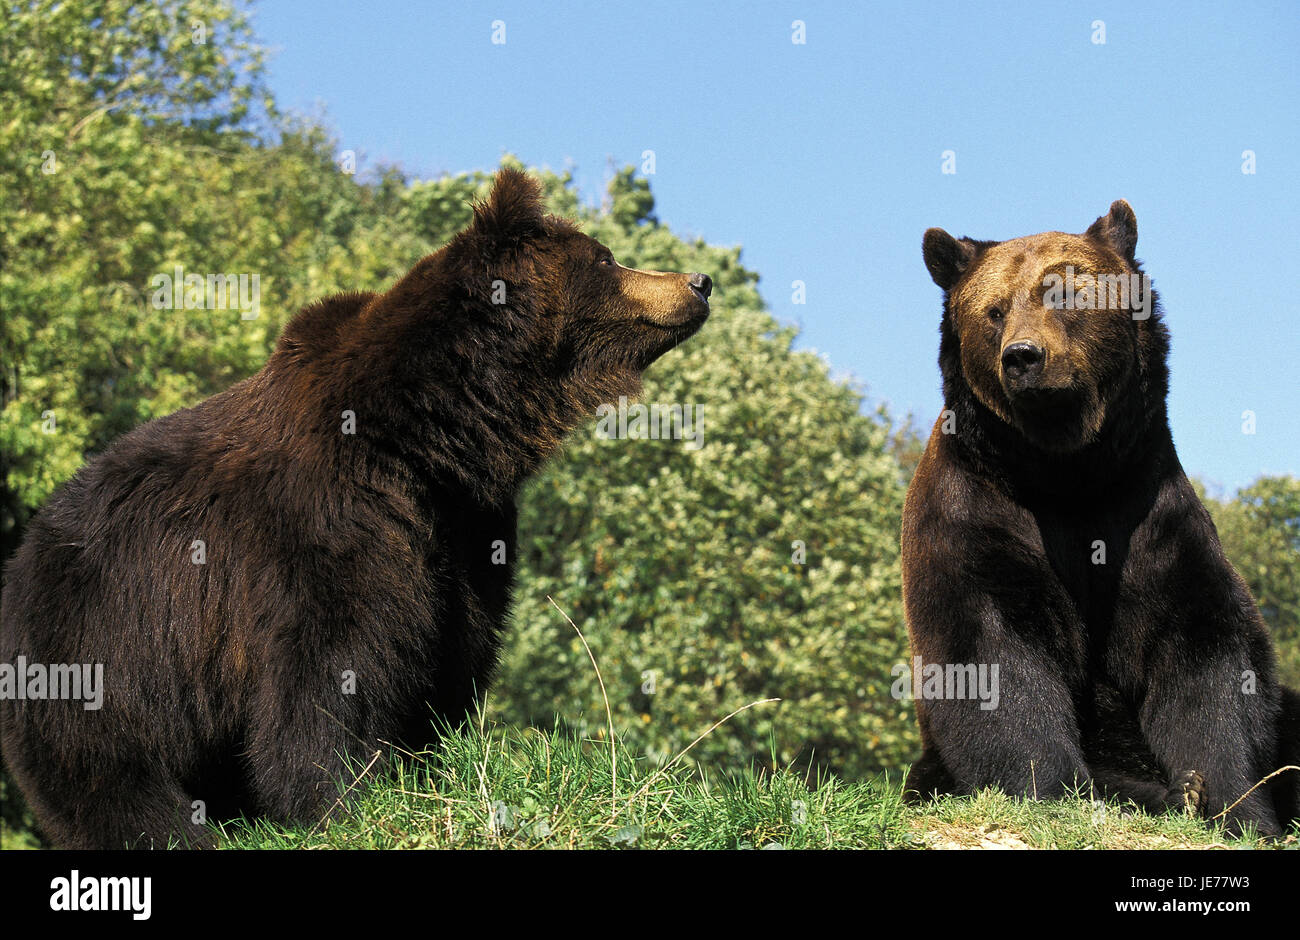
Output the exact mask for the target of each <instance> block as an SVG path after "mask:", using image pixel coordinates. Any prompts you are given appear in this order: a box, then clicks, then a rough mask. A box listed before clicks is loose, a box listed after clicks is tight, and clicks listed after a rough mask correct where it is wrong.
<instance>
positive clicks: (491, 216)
mask: <svg viewBox="0 0 1300 940" xmlns="http://www.w3.org/2000/svg"><path fill="white" fill-rule="evenodd" d="M545 230H546V225H545V213H544V210H543V209H542V187H541V185H540V184H539V183H538V182H537V180H535V179H533V178H532V177H531V176H529V175H528V174H527V173H524V172H523V171H522V170H517V169H515V168H514V167H503V168H502V169H500V170H499V171H497V175H496V182H495V183H493V186H492V192H491V193H490V194H489V195H488V198H487V199H486V200H484V201H483V202H478V203H475V204H474V223H473V224H472V225H471V226H470V232H471V233H472V235H473V237H474V240H475V241H476V242H477V243H478V245H479V247H480V249H481V250H482V253H483V255H484V256H485V257H499V256H501V255H503V254H506V253H507V252H509V251H511V250H512V249H514V248H516V247H517V246H518V245H519V243H520V242H522V241H523V240H525V239H527V238H531V237H533V236H535V235H541V234H543V233H544V232H545Z"/></svg>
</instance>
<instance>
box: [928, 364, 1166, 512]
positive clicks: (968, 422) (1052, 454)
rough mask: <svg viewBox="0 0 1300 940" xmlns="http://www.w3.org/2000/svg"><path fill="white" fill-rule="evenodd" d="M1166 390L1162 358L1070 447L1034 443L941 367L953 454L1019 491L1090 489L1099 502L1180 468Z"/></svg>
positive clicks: (1140, 374)
mask: <svg viewBox="0 0 1300 940" xmlns="http://www.w3.org/2000/svg"><path fill="white" fill-rule="evenodd" d="M1166 390H1167V373H1166V372H1165V371H1164V365H1163V360H1160V363H1159V366H1158V367H1157V368H1154V369H1151V370H1145V369H1144V370H1138V371H1136V372H1135V373H1134V374H1133V375H1131V376H1130V378H1129V381H1128V384H1127V386H1126V388H1125V389H1124V390H1123V391H1122V392H1121V393H1120V394H1119V395H1118V396H1117V399H1116V406H1115V407H1113V408H1111V409H1110V412H1109V413H1108V415H1107V418H1106V421H1105V423H1104V424H1103V425H1102V427H1101V429H1100V431H1099V432H1098V433H1097V435H1096V437H1095V438H1094V439H1093V440H1092V441H1090V442H1089V443H1088V444H1086V445H1085V446H1083V447H1082V448H1080V449H1078V450H1074V451H1068V452H1060V451H1053V450H1049V449H1047V448H1044V447H1042V446H1040V445H1038V444H1036V443H1034V442H1033V441H1032V440H1030V439H1029V438H1027V437H1026V436H1025V435H1024V433H1022V432H1021V431H1020V430H1019V429H1018V428H1016V427H1014V426H1013V425H1011V424H1008V423H1007V422H1006V421H1004V420H1003V419H1002V418H1001V417H999V416H998V415H996V414H995V413H994V412H993V411H991V410H990V409H989V408H988V407H986V406H985V405H984V404H983V403H982V402H980V400H979V399H978V397H977V396H976V395H975V393H974V391H973V390H972V389H971V387H970V385H969V384H968V383H967V382H966V380H965V378H964V377H963V376H961V375H960V374H957V373H954V372H953V371H952V370H945V377H944V402H945V405H944V407H945V408H947V409H949V410H951V411H952V412H953V415H954V420H955V427H956V433H955V434H954V435H953V438H954V441H953V443H954V446H955V448H956V451H957V453H958V454H959V455H960V456H961V458H962V459H963V460H965V461H967V462H969V463H970V464H971V465H972V466H973V467H976V468H978V469H979V470H980V471H981V472H982V473H985V474H991V475H992V476H991V478H995V479H1001V480H1003V481H1005V482H1006V483H1007V484H1008V486H1009V487H1010V488H1011V489H1012V490H1013V491H1015V492H1018V493H1021V494H1026V495H1032V494H1036V493H1041V494H1059V493H1070V494H1073V495H1074V496H1075V497H1082V496H1084V495H1086V494H1089V493H1093V494H1096V495H1097V496H1098V498H1099V499H1103V500H1104V499H1105V498H1106V494H1107V493H1111V492H1113V489H1114V487H1115V486H1117V485H1120V486H1122V485H1124V483H1125V481H1132V480H1134V479H1137V478H1138V477H1139V476H1140V475H1149V474H1151V473H1155V474H1156V475H1158V476H1165V475H1168V474H1172V473H1176V472H1181V470H1180V468H1179V465H1178V461H1177V457H1176V455H1175V452H1174V447H1173V436H1172V434H1171V433H1170V430H1169V419H1168V413H1167V410H1166V406H1165V395H1166Z"/></svg>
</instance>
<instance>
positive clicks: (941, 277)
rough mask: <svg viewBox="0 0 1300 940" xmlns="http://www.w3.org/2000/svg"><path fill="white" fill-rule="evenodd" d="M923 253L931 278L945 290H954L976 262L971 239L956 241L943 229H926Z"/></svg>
mask: <svg viewBox="0 0 1300 940" xmlns="http://www.w3.org/2000/svg"><path fill="white" fill-rule="evenodd" d="M921 253H922V254H923V255H924V256H925V266H926V268H928V269H929V271H930V277H932V278H934V282H935V283H936V284H938V285H939V286H940V287H942V288H943V289H944V290H952V288H953V286H954V285H955V284H956V283H957V282H958V281H959V280H961V276H962V275H963V274H964V273H966V269H967V268H968V267H970V263H971V262H972V261H974V260H975V243H974V242H972V241H971V240H970V239H969V238H963V239H960V240H959V239H956V238H953V237H952V236H951V235H949V234H948V233H947V232H945V231H944V230H943V229H941V228H931V229H926V232H925V238H923V239H922V240H921Z"/></svg>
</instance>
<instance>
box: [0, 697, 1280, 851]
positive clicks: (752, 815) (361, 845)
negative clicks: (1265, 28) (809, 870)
mask: <svg viewBox="0 0 1300 940" xmlns="http://www.w3.org/2000/svg"><path fill="white" fill-rule="evenodd" d="M714 733H725V730H724V729H718V730H717V731H715V732H714ZM617 744H618V742H617V741H616V746H617ZM615 756H616V758H617V761H615ZM616 765H617V775H616V774H615V766H616ZM363 771H364V772H363ZM901 780H902V776H901V774H894V775H889V776H882V777H879V778H873V779H869V780H865V781H853V782H849V781H843V780H839V779H837V778H834V777H827V778H824V779H820V780H817V779H808V778H807V777H805V776H802V775H800V774H798V773H794V772H792V771H790V770H776V771H772V770H768V769H754V770H751V771H749V772H746V773H741V774H734V775H719V774H710V773H709V772H708V769H707V768H706V767H703V766H691V765H689V764H688V763H687V762H686V761H678V762H676V763H671V762H670V763H669V764H668V765H666V766H663V767H652V766H650V765H649V764H648V763H647V761H645V760H644V759H636V758H634V757H633V756H632V755H630V754H628V753H627V752H626V751H624V750H623V749H622V748H621V747H617V750H616V754H615V755H611V751H610V746H609V742H608V740H607V739H605V740H601V741H591V740H583V739H580V738H578V737H576V736H574V735H573V734H572V733H571V732H567V731H564V730H560V729H558V728H557V729H555V730H552V731H549V732H543V731H538V730H537V729H532V728H527V729H519V728H514V727H510V726H492V725H487V724H483V723H479V724H466V725H465V726H463V727H462V728H460V729H458V730H455V731H450V732H447V733H446V735H445V736H444V738H443V740H442V741H441V743H440V744H439V747H438V749H437V750H436V751H435V752H429V753H422V754H418V755H411V754H401V753H398V754H394V755H392V762H391V766H390V767H388V768H384V766H383V764H382V763H381V762H375V763H373V764H371V765H362V764H358V765H357V766H356V768H355V769H354V772H353V775H352V776H350V777H349V779H348V781H347V783H346V784H345V783H344V782H343V781H340V782H339V784H338V787H339V791H340V794H341V797H342V798H341V799H340V800H339V802H337V803H335V804H334V805H333V806H332V807H331V808H330V810H329V812H328V813H325V814H323V815H322V817H321V819H320V820H319V821H317V822H315V823H314V824H311V825H305V826H298V827H286V826H281V825H277V824H274V823H270V822H267V821H265V820H260V819H259V820H238V821H235V822H226V823H224V824H223V825H221V826H220V827H219V828H218V829H217V834H218V839H219V844H220V845H221V847H223V848H229V849H402V848H406V849H426V848H427V849H536V848H559V849H610V848H635V849H751V848H752V849H771V848H786V849H951V848H985V849H999V848H1002V849H1005V848H1034V849H1137V848H1144V849H1147V848H1168V849H1183V848H1186V849H1192V848H1213V847H1218V848H1265V847H1268V848H1272V847H1282V848H1291V849H1295V848H1300V841H1297V838H1296V836H1295V835H1291V836H1290V837H1288V839H1287V840H1286V841H1285V842H1283V843H1281V844H1280V845H1279V844H1278V843H1265V842H1257V841H1255V840H1252V839H1239V838H1230V837H1228V836H1226V835H1224V834H1223V833H1222V832H1221V831H1220V830H1217V829H1211V828H1207V827H1206V825H1205V824H1204V823H1203V822H1202V821H1200V820H1196V819H1189V818H1186V817H1182V816H1178V815H1174V814H1169V815H1162V816H1149V815H1146V814H1145V813H1143V812H1141V811H1139V810H1137V809H1135V808H1133V807H1130V806H1123V805H1119V804H1114V803H1110V804H1102V803H1098V802H1094V801H1092V800H1091V799H1088V798H1087V796H1086V795H1075V796H1074V797H1072V798H1070V799H1065V800H1056V801H1050V802H1049V801H1044V802H1030V801H1020V800H1014V799H1012V798H1010V797H1008V796H1006V795H1005V794H1003V793H1000V792H998V791H995V790H990V791H985V792H983V793H980V794H979V795H977V796H974V797H962V798H956V797H945V798H943V799H941V800H938V801H936V802H930V803H924V804H921V805H919V806H910V805H904V803H903V802H902V799H901V790H902V786H901ZM39 847H40V843H39V841H38V840H37V839H36V838H35V837H34V836H33V835H32V833H31V832H30V831H26V830H25V829H23V828H19V827H15V826H13V825H10V826H8V827H0V849H6V850H7V849H25V848H39Z"/></svg>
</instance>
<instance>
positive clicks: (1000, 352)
mask: <svg viewBox="0 0 1300 940" xmlns="http://www.w3.org/2000/svg"><path fill="white" fill-rule="evenodd" d="M922 247H923V252H924V256H925V265H926V267H927V268H928V269H929V271H930V276H931V277H932V278H934V282H935V283H936V284H938V285H939V286H940V287H941V288H943V290H944V319H943V325H942V327H941V335H942V342H941V345H940V354H939V358H940V365H941V368H942V370H943V378H944V394H945V398H946V399H947V400H949V401H950V402H951V401H952V400H953V399H954V398H955V397H958V396H959V395H960V394H961V393H962V392H963V391H965V390H966V389H969V392H970V393H971V394H973V396H974V398H975V399H976V400H977V401H978V402H979V403H980V404H981V405H983V407H984V408H985V409H987V411H988V412H990V413H992V414H993V415H995V416H996V417H997V418H998V419H1000V420H1001V421H1002V422H1004V423H1005V424H1006V425H1010V426H1011V427H1013V428H1014V429H1016V430H1017V431H1018V432H1019V433H1020V434H1021V435H1023V437H1024V438H1025V439H1027V440H1028V441H1029V442H1031V443H1032V444H1034V445H1037V446H1038V447H1039V448H1041V449H1043V450H1046V451H1049V452H1056V453H1069V452H1073V451H1077V450H1079V449H1081V448H1083V447H1085V446H1087V445H1088V444H1090V443H1093V442H1094V441H1096V440H1097V439H1098V437H1099V436H1100V435H1101V434H1102V433H1103V429H1105V428H1106V427H1107V425H1108V423H1109V422H1110V421H1111V420H1112V417H1113V413H1114V412H1115V411H1116V410H1117V402H1119V401H1120V400H1121V399H1122V398H1124V397H1125V396H1126V395H1129V394H1130V393H1131V392H1133V391H1134V390H1135V389H1136V391H1137V393H1138V394H1137V397H1139V398H1146V397H1148V394H1147V393H1151V394H1154V395H1155V396H1156V397H1158V398H1159V400H1160V401H1161V402H1162V403H1163V392H1164V388H1163V382H1162V381H1156V382H1154V383H1153V382H1152V381H1151V379H1152V378H1156V379H1158V378H1159V375H1161V374H1163V373H1162V372H1161V370H1163V368H1164V351H1165V348H1166V346H1165V344H1166V335H1165V333H1164V328H1163V326H1161V325H1160V316H1159V312H1158V310H1157V308H1156V298H1155V295H1154V293H1153V292H1152V290H1151V286H1150V281H1149V279H1147V278H1146V277H1145V276H1144V275H1143V274H1142V271H1141V267H1140V265H1139V263H1138V261H1137V260H1136V258H1135V257H1134V251H1135V249H1136V247H1137V219H1136V217H1135V216H1134V214H1133V209H1132V208H1131V207H1130V206H1129V204H1128V203H1127V202H1124V201H1123V200H1120V201H1117V202H1116V203H1114V204H1113V205H1112V206H1111V207H1110V212H1109V213H1107V214H1106V215H1104V216H1102V217H1101V218H1099V219H1097V221H1096V222H1094V223H1093V224H1092V225H1091V226H1089V228H1088V229H1087V231H1085V232H1084V233H1083V234H1082V235H1068V234H1065V233H1064V232H1045V233H1043V234H1041V235H1030V236H1028V237H1025V238H1015V239H1011V240H1010V241H1004V242H991V241H975V240H973V239H970V238H960V239H959V238H954V237H953V236H951V235H949V234H948V233H947V232H945V231H944V230H942V229H938V228H932V229H930V230H928V231H927V232H926V233H925V238H924V241H923V245H922ZM1143 404H1146V403H1145V402H1143Z"/></svg>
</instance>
